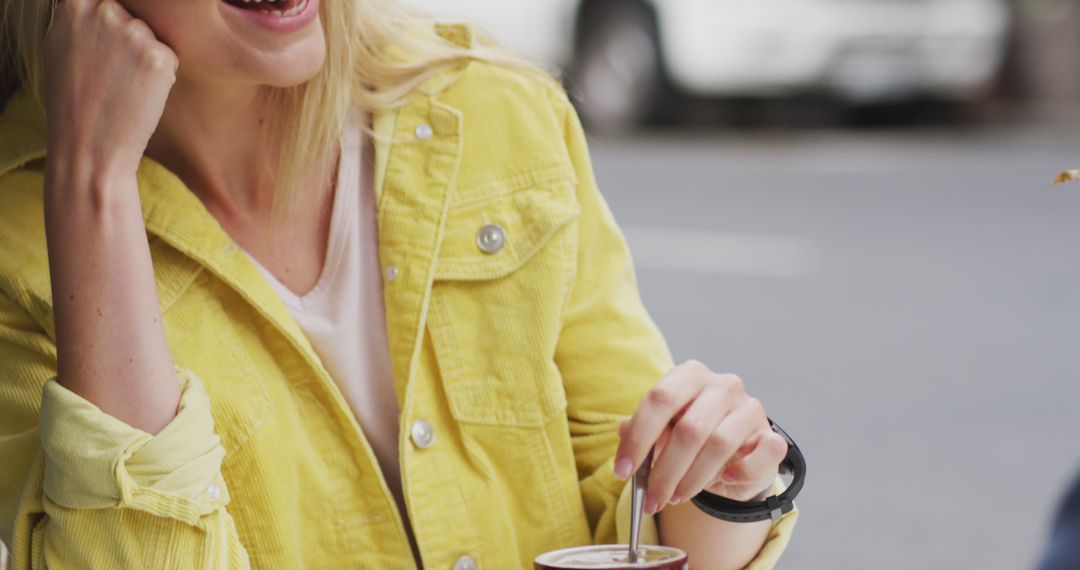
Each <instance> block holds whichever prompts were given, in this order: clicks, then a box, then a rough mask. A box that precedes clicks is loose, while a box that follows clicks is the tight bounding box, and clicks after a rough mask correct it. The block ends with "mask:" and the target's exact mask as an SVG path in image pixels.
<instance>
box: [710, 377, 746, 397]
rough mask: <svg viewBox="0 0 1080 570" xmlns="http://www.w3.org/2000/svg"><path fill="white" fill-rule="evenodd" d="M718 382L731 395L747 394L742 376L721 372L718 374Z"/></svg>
mask: <svg viewBox="0 0 1080 570" xmlns="http://www.w3.org/2000/svg"><path fill="white" fill-rule="evenodd" d="M716 382H717V383H718V384H719V385H720V387H721V388H722V389H723V390H724V391H725V392H727V394H728V395H730V396H741V395H744V394H746V385H745V384H743V380H742V378H739V377H738V376H736V375H734V374H719V375H717V376H716Z"/></svg>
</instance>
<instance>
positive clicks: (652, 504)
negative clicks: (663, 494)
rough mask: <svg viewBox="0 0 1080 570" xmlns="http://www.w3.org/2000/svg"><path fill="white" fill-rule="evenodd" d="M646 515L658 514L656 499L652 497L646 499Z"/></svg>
mask: <svg viewBox="0 0 1080 570" xmlns="http://www.w3.org/2000/svg"><path fill="white" fill-rule="evenodd" d="M645 514H649V515H653V514H656V499H653V498H652V497H649V498H646V499H645Z"/></svg>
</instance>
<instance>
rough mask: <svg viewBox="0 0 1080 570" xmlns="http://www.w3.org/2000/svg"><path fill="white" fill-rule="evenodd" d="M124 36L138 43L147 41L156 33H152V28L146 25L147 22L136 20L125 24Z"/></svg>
mask: <svg viewBox="0 0 1080 570" xmlns="http://www.w3.org/2000/svg"><path fill="white" fill-rule="evenodd" d="M124 34H125V35H126V36H127V37H128V38H129V39H131V40H134V41H137V42H141V41H145V40H147V39H149V38H151V37H153V35H154V33H153V32H152V31H150V26H148V25H146V22H143V21H142V20H136V19H134V18H132V19H131V20H130V21H128V22H125V23H124Z"/></svg>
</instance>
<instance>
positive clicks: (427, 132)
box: [416, 123, 435, 141]
mask: <svg viewBox="0 0 1080 570" xmlns="http://www.w3.org/2000/svg"><path fill="white" fill-rule="evenodd" d="M433 134H435V131H434V130H432V128H431V125H429V124H427V123H420V124H419V125H418V126H417V127H416V138H418V139H420V140H422V141H426V140H428V139H430V138H431V135H433Z"/></svg>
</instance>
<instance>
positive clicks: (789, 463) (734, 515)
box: [690, 419, 806, 523]
mask: <svg viewBox="0 0 1080 570" xmlns="http://www.w3.org/2000/svg"><path fill="white" fill-rule="evenodd" d="M769 425H770V426H772V430H773V431H774V432H776V433H778V434H780V435H781V436H782V437H783V438H784V439H785V440H787V444H788V452H787V457H785V458H784V461H783V462H781V463H780V473H781V474H786V475H791V476H792V480H791V484H790V485H788V488H787V489H785V490H784V492H783V493H780V494H779V495H773V496H770V497H767V498H766V499H765V500H764V501H733V500H731V499H726V498H724V497H721V496H719V495H714V494H712V493H710V492H708V491H702V492H701V493H698V494H697V495H695V496H694V497H693V498H692V499H690V500H691V501H693V502H694V504H695V505H697V507H698V508H699V509H701V510H702V511H705V513H706V514H708V515H710V516H713V517H716V518H718V519H720V520H725V521H728V522H740V523H744V522H745V523H748V522H757V521H763V520H768V519H772V520H773V521H774V522H775V521H777V520H779V519H780V517H782V516H784V515H785V514H787V513H790V512H791V510H792V509H794V508H795V497H796V496H797V495H798V494H799V491H801V490H802V487H803V482H804V481H805V480H806V460H805V459H803V455H802V452H801V451H799V446H797V445H795V442H794V441H792V440H791V437H790V436H789V435H788V434H787V432H785V431H784V430H783V429H781V428H780V426H778V425H776V423H775V422H773V421H772V420H771V419H770V420H769Z"/></svg>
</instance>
